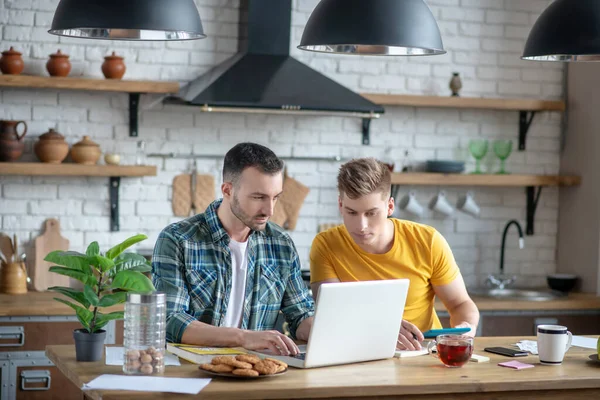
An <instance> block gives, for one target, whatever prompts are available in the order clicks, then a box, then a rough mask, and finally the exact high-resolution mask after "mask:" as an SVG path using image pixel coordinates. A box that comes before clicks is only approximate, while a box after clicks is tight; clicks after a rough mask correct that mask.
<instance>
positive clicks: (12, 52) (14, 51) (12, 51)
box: [2, 46, 21, 56]
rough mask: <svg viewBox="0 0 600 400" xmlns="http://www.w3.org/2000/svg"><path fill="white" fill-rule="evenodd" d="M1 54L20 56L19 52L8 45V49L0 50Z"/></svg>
mask: <svg viewBox="0 0 600 400" xmlns="http://www.w3.org/2000/svg"><path fill="white" fill-rule="evenodd" d="M2 55H3V56H20V55H21V53H19V52H18V51H16V50H15V49H14V48H13V47H12V46H10V49H8V50H5V51H3V52H2Z"/></svg>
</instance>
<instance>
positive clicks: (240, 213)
mask: <svg viewBox="0 0 600 400" xmlns="http://www.w3.org/2000/svg"><path fill="white" fill-rule="evenodd" d="M230 208H231V212H232V214H233V215H235V216H236V218H237V219H239V220H240V221H241V222H242V223H243V224H244V225H246V226H247V227H248V228H250V229H252V230H253V231H262V230H264V229H265V228H266V226H267V224H266V223H264V224H258V223H256V222H254V218H257V217H258V218H267V216H266V215H255V216H254V217H251V216H249V215H248V214H246V213H245V212H244V210H242V207H241V206H240V202H239V200H238V198H237V195H233V200H232V202H231V206H230Z"/></svg>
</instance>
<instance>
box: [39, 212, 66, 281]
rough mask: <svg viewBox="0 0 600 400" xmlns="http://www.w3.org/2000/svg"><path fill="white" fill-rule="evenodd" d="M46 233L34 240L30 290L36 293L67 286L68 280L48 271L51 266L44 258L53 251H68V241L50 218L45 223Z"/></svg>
mask: <svg viewBox="0 0 600 400" xmlns="http://www.w3.org/2000/svg"><path fill="white" fill-rule="evenodd" d="M45 227H46V231H45V232H44V233H43V234H42V235H40V236H38V237H37V238H36V239H35V257H34V263H35V264H34V265H33V266H32V268H31V272H30V273H31V284H32V289H33V290H35V291H38V292H43V291H46V290H48V288H49V287H52V286H69V282H70V278H69V277H68V276H63V275H59V274H55V273H53V272H50V271H48V269H49V268H50V267H51V266H52V265H53V264H52V263H49V262H47V261H44V258H45V257H46V256H47V255H48V253H50V252H51V251H54V250H69V239H66V238H64V237H62V236H61V235H60V222H58V220H57V219H54V218H50V219H47V220H46V222H45Z"/></svg>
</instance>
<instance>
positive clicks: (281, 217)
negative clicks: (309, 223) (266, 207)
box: [269, 201, 288, 228]
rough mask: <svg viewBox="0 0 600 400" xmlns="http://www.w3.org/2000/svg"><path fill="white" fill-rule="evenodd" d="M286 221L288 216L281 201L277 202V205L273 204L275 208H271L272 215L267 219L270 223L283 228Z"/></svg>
mask: <svg viewBox="0 0 600 400" xmlns="http://www.w3.org/2000/svg"><path fill="white" fill-rule="evenodd" d="M287 219H288V216H287V214H286V213H285V209H284V207H283V203H282V202H281V201H277V203H275V207H274V208H273V215H271V218H269V221H271V222H273V223H275V224H277V225H279V226H281V227H282V228H283V227H284V225H285V222H286V221H287Z"/></svg>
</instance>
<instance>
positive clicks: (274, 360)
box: [265, 357, 288, 369]
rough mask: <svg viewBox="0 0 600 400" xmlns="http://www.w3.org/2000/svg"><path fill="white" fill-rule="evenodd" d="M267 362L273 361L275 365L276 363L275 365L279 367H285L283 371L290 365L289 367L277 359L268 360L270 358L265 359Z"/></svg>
mask: <svg viewBox="0 0 600 400" xmlns="http://www.w3.org/2000/svg"><path fill="white" fill-rule="evenodd" d="M265 360H267V361H271V362H273V363H275V364H277V365H279V366H281V367H283V369H286V368H287V367H288V365H287V364H286V363H284V362H283V361H280V360H276V359H274V358H268V357H267V358H265Z"/></svg>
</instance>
